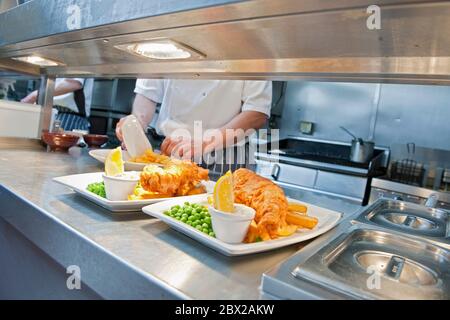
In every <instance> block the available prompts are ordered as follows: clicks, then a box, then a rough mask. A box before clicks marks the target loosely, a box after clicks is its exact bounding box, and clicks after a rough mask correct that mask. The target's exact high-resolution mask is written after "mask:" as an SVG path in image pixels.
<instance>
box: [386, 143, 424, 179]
mask: <svg viewBox="0 0 450 320" xmlns="http://www.w3.org/2000/svg"><path fill="white" fill-rule="evenodd" d="M406 148H407V151H408V158H407V159H403V160H400V161H393V162H392V165H391V170H390V176H391V179H392V180H393V181H398V182H401V183H406V184H411V185H417V186H422V183H423V177H424V174H425V168H424V165H423V164H422V163H419V162H417V161H415V160H414V154H415V153H416V145H415V143H408V144H406Z"/></svg>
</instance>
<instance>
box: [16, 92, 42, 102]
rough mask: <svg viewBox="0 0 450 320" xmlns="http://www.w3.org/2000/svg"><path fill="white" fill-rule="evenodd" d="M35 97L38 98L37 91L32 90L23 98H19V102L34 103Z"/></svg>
mask: <svg viewBox="0 0 450 320" xmlns="http://www.w3.org/2000/svg"><path fill="white" fill-rule="evenodd" d="M37 98H38V92H37V91H33V92H31V93H30V94H29V95H27V96H26V97H25V98H23V99H22V100H20V102H23V103H30V104H34V103H36V101H37Z"/></svg>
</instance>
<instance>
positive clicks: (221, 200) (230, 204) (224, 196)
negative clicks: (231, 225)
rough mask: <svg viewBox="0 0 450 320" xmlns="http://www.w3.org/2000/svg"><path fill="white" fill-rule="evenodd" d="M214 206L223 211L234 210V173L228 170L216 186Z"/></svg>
mask: <svg viewBox="0 0 450 320" xmlns="http://www.w3.org/2000/svg"><path fill="white" fill-rule="evenodd" d="M213 197H214V208H215V209H216V210H219V211H223V212H230V213H231V212H234V191H233V174H232V173H231V171H228V172H227V173H226V174H224V175H223V176H222V177H220V179H219V180H217V182H216V185H215V186H214V193H213Z"/></svg>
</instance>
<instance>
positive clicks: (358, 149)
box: [340, 126, 375, 163]
mask: <svg viewBox="0 0 450 320" xmlns="http://www.w3.org/2000/svg"><path fill="white" fill-rule="evenodd" d="M340 128H341V129H342V130H344V131H345V132H346V133H347V134H348V135H349V136H351V137H352V138H353V140H352V149H351V150H350V161H352V162H356V163H367V162H369V161H370V160H371V159H372V157H373V151H374V149H375V143H373V142H371V141H364V140H363V139H361V138H358V137H357V136H356V135H354V134H353V133H352V132H351V131H350V130H348V129H347V128H345V127H342V126H341V127H340Z"/></svg>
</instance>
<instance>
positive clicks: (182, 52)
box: [115, 38, 205, 60]
mask: <svg viewBox="0 0 450 320" xmlns="http://www.w3.org/2000/svg"><path fill="white" fill-rule="evenodd" d="M115 47H116V48H117V49H120V50H124V51H127V52H130V53H133V54H136V55H139V56H143V57H146V58H149V59H156V60H176V59H201V58H204V57H205V55H204V54H202V53H200V52H198V51H197V50H195V49H193V48H191V47H189V46H187V45H184V44H181V43H179V42H176V41H173V40H170V39H161V38H159V39H152V40H146V41H143V42H138V43H129V44H121V45H117V46H115Z"/></svg>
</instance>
